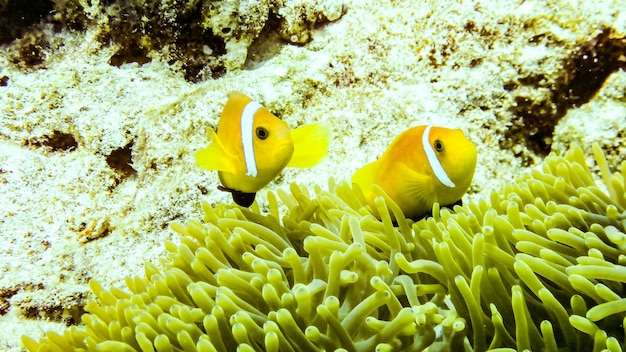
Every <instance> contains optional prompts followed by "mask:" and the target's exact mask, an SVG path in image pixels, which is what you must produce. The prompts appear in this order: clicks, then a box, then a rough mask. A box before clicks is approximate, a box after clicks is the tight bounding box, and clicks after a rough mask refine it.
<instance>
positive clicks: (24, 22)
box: [0, 0, 344, 82]
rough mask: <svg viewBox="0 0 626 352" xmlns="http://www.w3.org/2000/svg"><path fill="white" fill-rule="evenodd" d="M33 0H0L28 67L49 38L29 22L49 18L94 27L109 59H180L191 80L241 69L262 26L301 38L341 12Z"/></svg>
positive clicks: (307, 4) (253, 4) (302, 4)
mask: <svg viewBox="0 0 626 352" xmlns="http://www.w3.org/2000/svg"><path fill="white" fill-rule="evenodd" d="M30 2H32V3H30V4H29V5H30V6H29V7H28V9H27V10H26V7H24V6H20V5H22V4H20V3H18V1H13V0H4V1H3V2H0V29H1V30H2V31H0V33H1V34H0V44H4V43H9V42H11V41H13V40H15V39H18V40H17V45H16V46H17V48H15V51H16V53H15V55H14V57H15V61H16V63H17V62H20V63H22V64H23V66H24V67H25V68H26V67H34V68H40V67H41V66H42V63H43V61H44V59H45V58H44V56H45V55H44V54H43V53H42V51H44V49H45V46H46V45H47V44H48V43H45V44H44V45H42V44H41V43H40V42H41V41H42V38H41V35H40V34H37V33H30V34H29V33H28V31H29V29H30V27H32V26H35V25H36V24H39V25H41V26H45V24H47V23H49V24H52V25H54V26H56V27H59V28H68V29H71V30H76V29H78V30H83V29H88V28H90V29H93V30H95V31H96V32H97V38H98V39H99V41H100V42H102V43H105V44H112V45H114V46H115V47H116V48H117V49H116V51H115V53H114V55H112V56H111V58H110V60H109V63H110V64H111V65H114V66H120V65H122V64H125V63H131V62H136V63H139V64H140V65H141V64H144V63H147V62H150V61H151V60H152V57H154V56H155V55H159V56H160V57H163V58H164V60H163V61H168V62H170V63H179V65H180V67H181V68H182V70H183V72H184V73H185V78H186V79H187V80H189V81H192V82H196V81H199V80H203V79H206V78H208V77H213V78H217V77H220V76H222V75H223V74H224V73H226V72H227V71H230V70H234V69H239V68H241V67H243V65H244V63H245V61H246V58H247V55H248V48H249V47H250V46H251V45H252V43H253V42H254V41H255V40H257V38H258V37H259V35H260V34H261V32H262V31H264V30H265V31H275V32H276V33H278V34H279V36H280V38H282V39H283V40H284V41H285V42H286V43H293V44H305V43H308V42H310V41H311V40H312V35H311V31H312V29H313V28H315V26H317V25H319V24H322V23H325V22H329V21H335V20H337V19H339V18H340V17H341V15H342V14H343V11H344V9H343V3H342V2H341V1H333V0H326V1H307V0H298V1H296V0H289V1H284V0H271V1H246V0H240V1H231V0H226V1H224V0H213V1H202V2H198V1H182V2H176V3H172V2H171V1H147V2H146V1H137V0H132V1H115V0H112V1H103V2H87V1H82V0H30ZM25 34H26V35H25ZM22 36H24V38H22ZM42 47H43V48H42Z"/></svg>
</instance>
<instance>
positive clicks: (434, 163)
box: [422, 125, 455, 188]
mask: <svg viewBox="0 0 626 352" xmlns="http://www.w3.org/2000/svg"><path fill="white" fill-rule="evenodd" d="M431 127H432V126H430V125H428V126H426V129H425V130H424V133H423V134H422V146H424V152H425V153H426V158H427V159H428V164H429V165H430V168H431V169H432V170H433V174H435V177H437V180H439V182H441V184H443V185H444V186H446V187H450V188H454V187H455V184H454V182H452V180H451V179H450V177H448V173H447V172H446V170H445V169H444V168H443V166H441V162H440V161H439V158H438V157H437V153H435V150H434V149H433V146H432V145H430V138H429V137H430V136H429V135H430V128H431Z"/></svg>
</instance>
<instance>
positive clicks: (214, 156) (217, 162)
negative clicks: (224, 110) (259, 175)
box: [196, 128, 241, 174]
mask: <svg viewBox="0 0 626 352" xmlns="http://www.w3.org/2000/svg"><path fill="white" fill-rule="evenodd" d="M209 139H210V140H211V142H210V143H209V146H208V147H206V148H204V149H200V150H198V151H197V152H196V165H198V166H199V167H201V168H203V169H205V170H217V171H225V172H230V173H233V174H236V173H237V172H239V171H241V170H239V168H238V167H237V164H236V161H237V158H236V157H235V156H234V155H232V154H231V153H229V152H228V151H227V150H226V149H225V148H224V144H222V141H220V139H219V137H218V136H217V134H216V133H215V131H213V129H212V128H211V129H210V130H209Z"/></svg>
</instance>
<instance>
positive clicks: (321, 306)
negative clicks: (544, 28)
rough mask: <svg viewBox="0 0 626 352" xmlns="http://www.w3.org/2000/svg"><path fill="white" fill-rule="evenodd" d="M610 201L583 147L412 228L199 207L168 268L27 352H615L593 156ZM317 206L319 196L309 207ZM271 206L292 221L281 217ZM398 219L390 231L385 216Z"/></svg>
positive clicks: (614, 234)
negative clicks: (200, 216)
mask: <svg viewBox="0 0 626 352" xmlns="http://www.w3.org/2000/svg"><path fill="white" fill-rule="evenodd" d="M594 155H595V157H596V160H597V162H598V164H599V166H600V170H601V172H602V178H603V183H604V185H605V187H606V188H607V189H608V193H605V192H603V191H602V187H601V186H599V185H597V184H596V182H595V181H594V179H593V177H592V174H591V172H590V170H589V168H588V167H587V166H586V164H585V158H584V154H583V152H582V150H581V149H580V148H579V147H572V148H571V149H570V150H569V151H568V152H567V153H566V154H565V156H564V157H558V156H554V155H551V156H549V157H548V158H546V160H545V161H544V163H543V165H542V171H539V170H535V171H533V172H532V173H530V174H528V175H525V176H522V178H521V179H520V180H519V182H517V183H515V184H510V185H506V186H505V187H504V188H503V189H502V190H501V191H499V192H493V193H492V194H491V197H490V199H489V200H480V201H478V202H474V203H468V204H465V205H463V206H455V207H454V209H453V210H448V209H438V207H437V206H435V209H434V210H433V214H434V216H433V217H430V218H427V219H424V220H420V221H418V222H412V221H411V220H407V219H405V218H404V217H403V216H402V214H401V212H400V210H399V208H398V207H397V206H396V205H395V204H394V203H393V202H391V201H390V200H389V199H388V198H386V196H385V195H384V194H382V192H381V191H380V189H378V190H377V191H378V192H379V194H380V195H381V196H380V197H379V198H377V200H376V207H377V211H378V213H380V214H383V216H382V220H378V219H377V218H375V217H374V216H373V215H372V214H373V212H372V209H370V208H369V206H367V205H365V204H366V202H365V200H364V199H363V197H362V194H361V192H360V190H358V189H353V188H352V187H351V186H350V185H348V184H347V183H339V184H334V183H333V181H332V180H331V181H330V182H329V187H328V190H322V189H321V188H320V187H316V188H315V189H314V191H313V192H312V193H310V192H309V191H308V190H307V189H306V188H302V187H299V186H297V185H296V184H292V185H291V188H290V193H287V192H284V191H280V190H279V191H278V192H277V193H272V192H268V193H267V204H268V205H269V210H268V211H266V212H261V211H259V208H258V207H253V208H252V209H251V210H249V209H245V208H240V207H237V206H231V205H224V204H221V205H218V206H216V207H211V206H209V205H207V204H204V211H205V217H204V219H203V221H198V220H190V221H189V223H188V224H187V225H186V226H185V225H181V224H178V223H174V224H172V225H171V227H172V229H173V230H174V231H176V232H178V233H180V234H181V237H180V243H173V242H168V243H166V244H165V245H166V248H167V250H168V251H170V252H171V256H170V257H169V258H167V260H165V261H164V263H163V265H162V266H161V267H157V266H154V265H147V266H146V268H145V275H144V276H142V277H133V278H128V279H127V280H126V284H127V286H128V290H122V289H118V288H112V289H110V290H105V289H103V288H102V287H101V286H100V285H99V284H98V283H97V282H95V281H92V282H91V288H92V290H93V292H94V294H95V295H96V297H97V300H96V301H92V302H90V303H88V304H87V306H86V307H85V309H86V310H87V311H88V312H89V313H87V314H85V315H84V316H83V318H82V320H83V323H84V326H82V327H71V328H69V330H67V331H66V332H65V333H63V334H62V335H58V334H56V333H53V332H49V333H47V334H46V336H44V337H43V338H42V339H41V340H39V341H34V340H32V339H31V338H29V337H24V338H23V343H24V346H25V347H26V348H27V349H28V350H29V351H68V350H73V349H74V350H76V349H78V350H90V351H92V350H94V351H95V350H100V351H109V350H110V351H113V350H115V351H234V350H235V349H237V351H261V350H262V351H314V350H336V349H340V350H343V351H373V350H377V351H392V350H393V351H401V350H407V351H417V350H423V349H426V348H428V350H429V351H438V350H466V351H467V350H476V351H483V350H487V349H493V348H509V349H517V350H524V349H531V350H548V351H556V350H559V349H566V350H594V351H596V350H597V351H600V350H604V349H608V350H610V351H621V350H622V349H623V347H624V338H625V333H624V326H625V325H624V319H625V317H626V298H623V297H624V284H625V283H626V268H625V267H624V264H625V263H626V255H625V254H626V252H625V250H626V234H625V233H624V227H625V226H626V212H625V208H626V194H625V191H624V179H626V165H625V163H622V165H621V170H622V173H621V174H613V175H612V174H610V172H609V169H608V166H607V165H606V160H605V158H604V156H603V154H602V152H601V151H600V148H599V147H597V146H594ZM312 195H313V196H312ZM279 199H280V204H284V205H285V208H286V211H285V213H284V215H282V216H281V213H280V211H279V209H282V208H281V207H279ZM391 214H393V218H395V220H396V223H394V222H392V220H391V219H392V215H391Z"/></svg>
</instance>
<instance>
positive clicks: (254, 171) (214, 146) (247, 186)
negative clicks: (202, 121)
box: [196, 92, 330, 207]
mask: <svg viewBox="0 0 626 352" xmlns="http://www.w3.org/2000/svg"><path fill="white" fill-rule="evenodd" d="M209 138H210V140H211V143H210V144H209V146H208V147H207V148H205V149H202V150H199V151H198V152H197V153H196V164H197V165H198V166H200V167H201V168H203V169H206V170H217V171H218V175H219V178H220V181H221V183H222V185H223V186H220V187H218V188H219V189H220V190H223V191H227V192H230V193H231V194H232V196H233V200H234V201H235V203H237V204H239V205H241V206H245V207H248V206H250V205H251V204H252V203H253V202H254V198H255V195H256V192H258V191H259V190H260V189H261V188H263V187H265V186H266V185H267V184H268V183H269V182H270V181H272V180H273V179H274V178H276V176H278V174H279V173H280V172H281V171H282V170H283V169H284V168H285V167H287V166H289V167H311V166H314V165H316V164H317V163H318V162H319V161H320V160H321V159H322V158H323V157H324V156H325V155H326V154H327V152H328V151H327V150H328V144H329V142H330V130H329V129H328V127H327V126H326V125H323V124H311V125H306V126H302V127H300V128H297V129H295V130H290V129H289V127H288V126H287V124H286V123H285V122H284V121H282V120H280V119H279V118H278V117H276V116H275V115H274V114H272V113H271V112H270V111H268V110H267V109H266V108H264V107H263V106H261V104H259V103H257V102H255V101H253V100H252V99H251V98H249V97H247V96H245V95H243V94H241V93H238V92H233V93H231V94H230V96H229V99H228V101H227V102H226V105H225V106H224V110H223V111H222V115H221V116H220V120H219V123H218V125H217V133H216V132H215V131H213V129H210V130H209Z"/></svg>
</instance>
